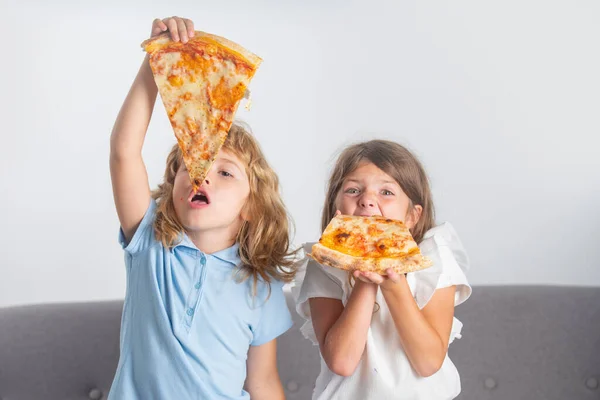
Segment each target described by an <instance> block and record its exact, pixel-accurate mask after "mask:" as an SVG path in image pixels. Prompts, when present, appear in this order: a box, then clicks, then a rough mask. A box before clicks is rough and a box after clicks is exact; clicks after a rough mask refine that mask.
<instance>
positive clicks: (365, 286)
mask: <svg viewBox="0 0 600 400" xmlns="http://www.w3.org/2000/svg"><path fill="white" fill-rule="evenodd" d="M376 295H377V286H376V285H373V284H370V283H364V282H361V281H357V282H356V283H355V286H354V288H353V290H352V293H351V294H350V298H349V299H348V303H347V304H346V306H345V307H344V311H343V312H342V314H341V315H340V317H339V318H338V320H337V321H336V322H335V324H333V326H332V327H331V329H330V330H329V332H328V333H327V336H326V337H325V345H324V346H323V347H324V348H323V349H322V350H321V352H322V354H323V358H324V359H325V361H326V362H327V365H328V366H329V368H330V369H331V370H332V371H333V372H335V373H336V374H338V375H346V376H347V375H352V373H353V372H354V370H355V369H356V367H357V365H358V363H359V362H360V359H361V357H362V354H363V352H364V349H365V344H366V342H367V334H368V332H369V326H370V325H371V317H372V315H373V308H374V306H375V297H376Z"/></svg>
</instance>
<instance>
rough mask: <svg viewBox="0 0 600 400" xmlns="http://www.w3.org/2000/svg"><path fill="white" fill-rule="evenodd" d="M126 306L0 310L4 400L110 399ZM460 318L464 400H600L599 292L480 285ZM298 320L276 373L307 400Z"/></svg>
mask: <svg viewBox="0 0 600 400" xmlns="http://www.w3.org/2000/svg"><path fill="white" fill-rule="evenodd" d="M290 305H291V301H290ZM121 307H122V302H120V301H111V302H96V303H77V304H50V305H33V306H21V307H8V308H3V309H0V400H42V399H49V400H76V399H77V400H84V399H105V398H106V395H107V392H108V389H109V387H110V384H111V381H112V377H113V374H114V371H115V367H116V365H117V359H118V353H119V324H120V318H121ZM456 314H457V316H458V318H460V319H461V320H462V321H463V323H464V325H465V326H464V328H463V338H462V339H461V340H457V341H455V342H454V343H453V344H452V345H451V346H450V356H451V358H452V359H453V361H454V362H455V364H456V365H457V367H458V369H459V371H460V374H461V378H462V386H463V391H462V394H461V395H460V397H459V398H460V399H466V400H486V399H502V400H508V399H510V400H519V399H523V400H525V399H527V400H530V399H539V400H554V399H557V400H558V399H561V400H576V399H582V400H583V399H600V287H595V288H582V287H550V286H536V287H531V286H502V287H500V286H498V287H492V286H479V287H474V290H473V296H472V297H471V299H470V300H469V301H467V302H466V303H465V304H464V305H461V306H459V307H458V308H457V310H456ZM293 315H294V317H295V318H296V325H295V327H294V328H293V329H292V330H290V331H289V332H288V333H286V334H285V335H284V336H283V337H282V338H281V339H280V340H279V356H278V357H279V366H280V373H281V379H282V382H283V385H284V387H285V390H286V394H287V398H288V399H291V400H296V399H297V400H305V399H310V396H311V393H312V386H313V383H314V381H315V378H316V377H317V374H318V372H319V355H318V350H317V348H316V347H313V346H312V345H311V344H310V342H309V341H308V340H305V339H304V338H303V337H302V336H301V334H300V333H299V332H298V329H297V328H298V326H299V324H300V320H299V318H298V317H297V315H296V314H295V312H294V313H293ZM399 398H401V397H400V396H399ZM175 400H176V399H175Z"/></svg>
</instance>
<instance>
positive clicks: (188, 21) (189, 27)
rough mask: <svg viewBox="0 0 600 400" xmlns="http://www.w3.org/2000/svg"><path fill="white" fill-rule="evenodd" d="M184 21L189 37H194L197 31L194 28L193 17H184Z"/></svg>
mask: <svg viewBox="0 0 600 400" xmlns="http://www.w3.org/2000/svg"><path fill="white" fill-rule="evenodd" d="M183 21H184V22H185V26H186V28H187V34H188V37H189V38H193V37H194V35H195V34H196V31H195V30H194V21H192V20H191V19H187V18H184V19H183Z"/></svg>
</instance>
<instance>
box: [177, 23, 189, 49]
mask: <svg viewBox="0 0 600 400" xmlns="http://www.w3.org/2000/svg"><path fill="white" fill-rule="evenodd" d="M177 32H178V33H179V37H180V38H181V42H182V43H187V41H188V34H187V27H186V26H185V22H184V21H183V19H182V18H177Z"/></svg>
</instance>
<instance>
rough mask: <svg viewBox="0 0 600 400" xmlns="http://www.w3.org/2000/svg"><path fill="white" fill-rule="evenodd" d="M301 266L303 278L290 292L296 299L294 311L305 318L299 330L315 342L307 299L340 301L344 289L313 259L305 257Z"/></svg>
mask: <svg viewBox="0 0 600 400" xmlns="http://www.w3.org/2000/svg"><path fill="white" fill-rule="evenodd" d="M303 268H305V274H304V279H303V280H302V282H301V283H299V284H297V286H294V287H293V288H292V293H293V295H294V299H295V301H296V311H297V312H298V314H299V315H300V316H301V317H302V318H303V319H304V320H305V322H304V324H303V325H302V327H300V331H301V332H302V334H303V335H304V337H306V338H307V339H310V340H311V341H312V342H313V344H317V343H318V342H317V337H316V335H315V331H314V328H313V325H312V319H311V315H310V305H309V302H308V300H309V299H311V298H315V297H326V298H330V299H337V300H340V301H342V300H343V296H344V291H343V287H342V284H341V282H339V281H338V279H336V278H335V277H333V276H331V275H329V274H327V273H326V272H325V270H324V268H323V266H321V265H320V264H319V263H317V262H316V261H314V260H313V259H311V258H309V257H306V258H305V259H304V260H303V265H302V266H301V267H300V269H303Z"/></svg>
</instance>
